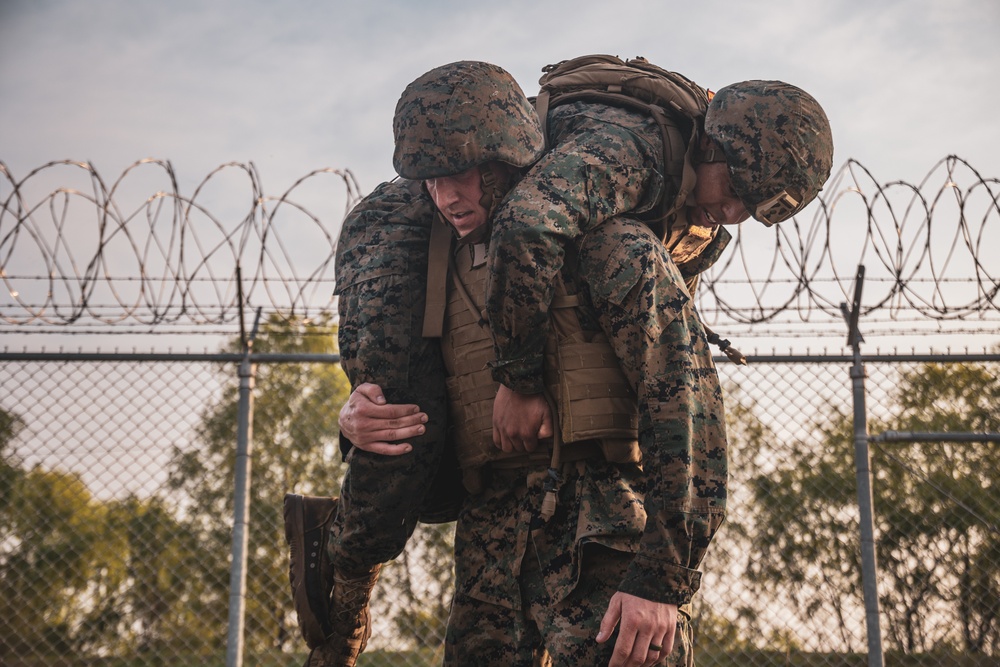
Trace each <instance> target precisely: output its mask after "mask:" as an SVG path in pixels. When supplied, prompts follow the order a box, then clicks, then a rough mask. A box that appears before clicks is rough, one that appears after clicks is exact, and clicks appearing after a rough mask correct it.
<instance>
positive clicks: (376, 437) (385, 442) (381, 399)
mask: <svg viewBox="0 0 1000 667" xmlns="http://www.w3.org/2000/svg"><path fill="white" fill-rule="evenodd" d="M337 422H338V424H339V425H340V432H341V433H343V434H344V435H346V436H347V438H348V439H349V440H350V441H351V444H352V445H354V446H355V447H357V448H358V449H363V450H364V451H366V452H372V453H375V454H387V455H390V456H398V455H399V454H407V453H409V452H411V451H413V446H412V445H411V444H410V443H408V442H399V441H400V440H406V439H407V438H414V437H416V436H418V435H421V434H423V432H424V431H425V430H426V427H425V426H424V424H425V423H427V415H426V414H425V413H423V412H421V411H420V407H419V406H417V405H412V404H405V405H397V404H393V403H387V402H386V400H385V395H384V394H383V393H382V388H381V387H379V386H378V385H376V384H370V383H367V382H366V383H364V384H359V385H358V386H357V387H356V388H355V389H354V391H352V392H351V396H350V398H348V399H347V402H346V403H344V407H342V408H341V409H340V415H339V417H338V419H337Z"/></svg>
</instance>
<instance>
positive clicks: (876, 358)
mask: <svg viewBox="0 0 1000 667" xmlns="http://www.w3.org/2000/svg"><path fill="white" fill-rule="evenodd" d="M244 358H245V356H244V355H243V353H241V352H83V351H79V352H44V351H42V352H30V351H22V352H10V351H7V350H3V351H0V361H65V362H81V361H113V362H129V361H134V362H154V363H155V362H164V361H188V362H223V363H230V362H231V363H240V362H242V361H243V360H244ZM713 359H714V361H715V363H716V364H733V361H732V360H730V359H729V358H728V357H726V356H725V355H719V356H716V357H713ZM746 359H747V364H748V365H751V366H752V365H753V364H755V363H760V364H784V363H787V364H796V363H809V364H850V363H853V362H854V357H853V356H852V355H849V354H772V355H767V354H754V355H747V357H746ZM250 361H251V362H253V363H258V364H283V363H320V364H323V363H329V364H334V363H340V355H339V354H308V353H278V352H261V353H253V352H251V353H250ZM861 361H862V362H866V361H867V362H890V363H902V362H910V363H934V362H941V363H962V362H969V363H976V362H1000V354H992V353H983V354H968V353H961V354H948V353H937V354H933V353H932V354H882V353H879V354H869V355H864V354H863V355H861Z"/></svg>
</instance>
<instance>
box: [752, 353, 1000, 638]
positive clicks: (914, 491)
mask: <svg viewBox="0 0 1000 667" xmlns="http://www.w3.org/2000/svg"><path fill="white" fill-rule="evenodd" d="M896 386H897V387H898V390H897V392H896V394H895V397H894V400H895V404H896V405H895V407H894V408H891V409H890V410H889V411H888V412H890V413H891V414H893V416H892V417H891V418H890V419H887V420H885V421H884V422H876V421H872V422H871V423H870V424H869V431H870V432H871V433H872V434H878V433H882V432H884V431H887V430H894V431H904V432H950V433H968V432H978V433H982V432H993V433H996V432H998V431H1000V380H998V378H997V373H996V369H995V367H988V366H986V365H977V364H948V365H944V364H924V365H921V366H919V367H917V368H915V369H913V370H903V371H901V372H900V374H899V380H898V382H897V385H896ZM813 430H814V432H815V434H816V435H817V436H818V438H817V439H816V440H810V441H808V442H806V441H798V442H794V443H792V444H791V445H790V448H786V449H783V450H782V456H781V457H780V458H779V457H777V456H775V457H772V460H771V462H770V464H769V465H764V466H761V467H759V468H758V469H757V470H755V471H754V475H753V476H752V478H751V484H750V487H751V489H752V493H753V503H754V505H753V507H754V512H753V522H754V523H755V530H756V538H755V543H754V547H753V548H754V549H755V550H756V553H755V557H754V558H753V559H752V560H751V562H750V564H749V566H748V574H749V581H750V582H751V585H752V586H754V587H755V590H756V591H757V592H758V593H759V594H761V595H766V594H768V593H769V592H770V591H773V590H775V587H780V589H781V590H782V591H788V595H789V597H790V599H791V602H792V604H794V605H795V607H796V608H798V609H799V610H800V611H801V612H804V613H805V614H807V615H814V614H816V613H817V612H820V611H822V612H823V613H825V614H827V615H829V616H830V617H831V618H835V619H837V621H838V623H839V625H840V633H841V638H842V640H843V642H844V644H843V645H844V646H847V647H848V648H849V649H852V650H858V649H859V648H862V647H857V646H853V647H852V646H851V634H852V633H851V632H850V631H849V630H848V624H849V621H848V616H849V611H848V609H847V608H846V606H847V605H851V604H854V605H856V604H857V597H858V593H857V592H858V591H860V590H861V565H860V547H859V538H858V523H857V521H858V520H857V509H856V479H855V467H854V447H853V440H854V434H853V425H852V418H851V415H849V414H846V413H845V412H844V411H842V410H839V409H835V408H831V409H830V411H829V414H827V415H826V416H825V418H824V419H821V420H819V421H818V422H817V423H816V424H814V425H813ZM789 449H790V451H789ZM871 467H872V470H873V471H874V477H875V479H874V491H873V493H874V500H875V520H876V540H877V545H876V548H877V559H878V565H879V569H880V572H879V575H880V578H879V595H880V603H881V611H882V618H883V635H884V637H885V639H886V644H887V648H889V649H890V650H897V651H901V652H905V653H918V652H926V651H931V650H953V651H959V652H963V653H986V654H987V655H997V654H998V653H1000V532H998V530H997V526H998V525H1000V446H998V445H996V444H995V443H994V444H988V443H985V444H984V443H977V444H954V443H947V442H908V443H902V444H900V443H879V444H875V445H873V448H872V463H871Z"/></svg>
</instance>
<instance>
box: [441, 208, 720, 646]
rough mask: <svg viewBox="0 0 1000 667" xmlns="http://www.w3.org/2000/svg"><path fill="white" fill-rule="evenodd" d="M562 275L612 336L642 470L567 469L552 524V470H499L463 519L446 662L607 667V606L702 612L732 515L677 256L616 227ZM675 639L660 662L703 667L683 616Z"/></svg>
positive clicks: (596, 325) (589, 464)
mask: <svg viewBox="0 0 1000 667" xmlns="http://www.w3.org/2000/svg"><path fill="white" fill-rule="evenodd" d="M562 277H563V279H564V280H566V281H567V282H568V283H570V284H572V285H574V288H575V289H571V292H575V291H579V293H580V294H581V295H582V296H583V297H584V299H583V301H584V303H585V304H586V305H585V306H584V307H581V308H579V309H578V312H579V315H580V317H581V323H582V325H583V327H584V330H591V331H594V330H603V331H604V333H605V334H606V336H607V337H608V339H609V340H610V341H611V343H612V346H613V348H614V351H615V354H616V356H617V358H618V359H619V362H620V364H621V366H622V369H623V370H624V372H625V374H626V376H627V377H628V379H629V380H630V382H631V384H632V386H633V387H635V388H636V392H637V394H636V399H637V402H638V405H639V414H640V424H639V434H640V435H639V446H640V449H641V451H642V463H641V465H636V464H616V463H608V462H605V461H604V460H602V459H600V458H591V459H588V460H584V461H577V462H573V463H567V464H564V465H563V466H562V470H561V474H562V477H563V480H562V483H561V485H560V487H559V502H558V503H557V506H556V510H555V514H554V515H553V516H552V517H551V518H550V519H548V520H547V521H545V520H543V519H542V518H541V516H540V513H539V508H540V506H541V503H542V497H543V495H544V488H543V487H544V485H545V482H546V480H547V479H548V474H547V471H546V469H545V467H544V466H541V467H537V468H519V469H514V470H510V469H494V470H493V471H492V473H491V476H490V479H489V482H488V483H487V485H486V488H485V490H484V491H483V492H482V493H479V494H473V495H470V496H469V498H468V499H467V500H466V503H465V505H464V506H463V508H462V512H461V514H460V516H459V521H458V528H457V533H456V538H455V541H456V544H455V563H456V598H455V602H454V604H453V608H452V614H451V618H450V619H449V630H448V640H447V643H446V664H454V665H464V664H471V663H473V662H476V664H480V665H530V664H531V660H532V650H533V648H534V647H535V646H536V645H537V644H538V643H540V642H543V641H544V643H545V646H546V647H547V648H548V651H549V654H550V656H551V658H552V659H553V661H554V664H557V665H577V664H598V662H597V661H604V662H606V661H607V660H608V659H610V656H611V651H612V650H613V648H614V641H613V639H612V640H611V641H609V642H606V643H605V644H602V645H597V644H596V642H595V641H594V638H595V636H596V634H597V631H598V629H599V625H600V622H601V619H602V617H603V615H604V612H605V611H606V610H607V608H608V603H609V601H610V598H611V596H612V595H613V594H614V593H615V592H616V591H622V592H625V593H630V594H633V595H636V596H639V597H642V598H645V599H649V600H653V601H656V602H664V603H672V604H677V605H683V604H685V603H688V602H690V600H691V596H692V595H693V594H694V592H695V591H696V590H697V589H698V586H699V582H700V575H699V573H698V572H697V568H698V567H699V565H700V563H701V560H702V558H703V557H704V554H705V551H706V549H707V547H708V544H709V542H710V541H711V539H712V536H713V535H714V534H715V532H716V531H717V529H718V527H719V525H720V524H721V523H722V520H723V517H724V515H725V507H726V483H727V458H726V435H725V425H724V415H723V406H722V392H721V387H720V385H719V379H718V375H717V373H716V370H715V366H714V364H713V362H712V357H711V350H710V348H709V345H708V341H707V339H706V337H705V334H704V330H703V329H702V327H701V325H700V324H699V322H698V320H697V317H696V315H695V313H694V309H693V303H692V301H691V297H690V295H689V293H688V291H687V289H686V287H685V285H684V281H683V277H682V276H681V273H680V272H679V270H678V269H677V267H676V265H675V264H674V262H673V261H672V260H671V259H670V256H669V254H668V252H667V250H666V248H664V246H663V245H662V243H661V242H660V241H659V239H658V238H657V237H656V236H655V235H654V234H653V233H652V232H651V231H650V230H649V228H648V227H647V226H646V225H644V224H643V223H640V222H636V221H632V220H628V219H625V218H616V219H614V220H611V221H607V222H606V223H605V224H603V225H600V226H598V227H597V228H595V229H594V230H592V231H591V232H590V233H588V234H587V235H585V236H584V237H583V238H582V239H581V240H580V244H579V251H578V256H577V258H576V259H575V260H571V262H570V264H569V265H566V266H564V267H563V271H562ZM479 298H480V299H482V298H483V295H480V296H479ZM678 631H679V634H678V637H677V641H676V643H675V645H676V647H677V651H676V652H675V653H674V654H673V655H671V656H669V658H668V657H666V656H665V657H664V662H667V661H669V663H670V664H686V663H687V661H688V660H690V658H691V651H690V648H691V647H690V636H689V634H688V633H689V627H688V617H687V610H686V609H685V610H683V611H682V613H681V614H680V624H679V627H678Z"/></svg>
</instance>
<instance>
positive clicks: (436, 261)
mask: <svg viewBox="0 0 1000 667" xmlns="http://www.w3.org/2000/svg"><path fill="white" fill-rule="evenodd" d="M451 237H452V233H451V229H449V228H448V225H446V224H445V223H444V222H443V221H442V220H441V216H440V215H438V216H435V218H434V222H433V224H431V240H430V249H429V251H428V257H427V300H426V302H425V303H424V327H423V336H424V338H440V337H441V335H442V333H443V332H444V311H445V306H446V305H447V300H448V254H449V253H450V252H451Z"/></svg>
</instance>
